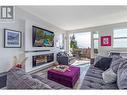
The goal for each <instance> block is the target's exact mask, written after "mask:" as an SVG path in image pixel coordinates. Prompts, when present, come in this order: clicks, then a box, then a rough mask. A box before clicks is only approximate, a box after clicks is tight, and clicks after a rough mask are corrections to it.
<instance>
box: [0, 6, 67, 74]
mask: <svg viewBox="0 0 127 95" xmlns="http://www.w3.org/2000/svg"><path fill="white" fill-rule="evenodd" d="M15 9H16V10H15V21H14V22H8V23H7V22H0V73H2V72H6V71H8V70H9V68H10V67H11V65H12V64H11V63H12V58H13V56H15V55H16V56H17V55H19V54H21V53H24V51H25V50H27V48H28V46H29V45H30V43H28V42H27V43H26V44H27V45H26V46H25V40H27V39H26V38H27V37H26V38H25V34H26V33H28V34H29V33H30V32H32V31H31V29H32V26H31V25H35V24H36V25H38V26H40V27H42V28H45V29H47V30H51V31H53V32H55V35H56V36H57V35H59V34H60V33H65V31H64V30H62V29H59V28H57V27H56V26H54V25H52V24H49V23H47V22H46V21H43V20H42V19H39V18H38V17H36V16H33V15H31V14H30V13H27V12H25V11H23V10H22V9H20V8H18V7H16V8H15ZM28 22H29V23H30V24H28ZM4 28H7V29H12V30H17V31H21V32H22V33H23V43H22V48H4V47H3V43H4V40H3V38H4V36H3V29H4ZM65 34H66V33H65ZM28 40H30V35H29V37H28ZM52 50H53V51H57V52H58V51H60V50H59V49H57V48H52ZM65 50H66V45H65Z"/></svg>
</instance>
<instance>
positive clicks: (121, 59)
mask: <svg viewBox="0 0 127 95" xmlns="http://www.w3.org/2000/svg"><path fill="white" fill-rule="evenodd" d="M122 61H124V58H119V59H117V60H115V61H112V63H111V65H110V68H111V69H112V70H113V72H114V73H116V74H117V70H118V67H119V65H120V63H121V62H122Z"/></svg>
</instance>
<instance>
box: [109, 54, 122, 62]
mask: <svg viewBox="0 0 127 95" xmlns="http://www.w3.org/2000/svg"><path fill="white" fill-rule="evenodd" d="M109 57H110V58H112V62H113V61H115V60H118V59H120V58H122V56H120V55H115V54H114V55H109Z"/></svg>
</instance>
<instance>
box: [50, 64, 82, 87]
mask: <svg viewBox="0 0 127 95" xmlns="http://www.w3.org/2000/svg"><path fill="white" fill-rule="evenodd" d="M69 70H70V71H65V72H60V71H56V70H53V69H50V70H48V79H50V80H53V81H55V82H58V83H60V84H63V85H64V86H67V87H70V88H73V86H74V85H75V83H76V82H77V80H78V79H79V76H80V68H79V67H74V66H70V67H69Z"/></svg>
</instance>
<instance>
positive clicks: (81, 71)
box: [34, 64, 90, 89]
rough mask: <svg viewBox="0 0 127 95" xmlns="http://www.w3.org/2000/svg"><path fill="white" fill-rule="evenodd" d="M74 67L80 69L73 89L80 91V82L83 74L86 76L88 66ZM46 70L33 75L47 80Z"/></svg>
mask: <svg viewBox="0 0 127 95" xmlns="http://www.w3.org/2000/svg"><path fill="white" fill-rule="evenodd" d="M74 66H76V67H80V78H79V80H78V81H77V83H76V84H75V86H74V89H80V87H81V85H82V82H83V79H84V77H85V74H86V72H87V70H88V68H89V66H90V64H79V65H74ZM48 69H50V68H48ZM48 69H45V70H41V71H39V72H37V73H34V74H36V75H39V76H41V77H43V78H47V71H48Z"/></svg>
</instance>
